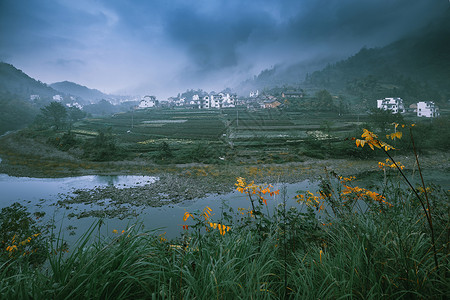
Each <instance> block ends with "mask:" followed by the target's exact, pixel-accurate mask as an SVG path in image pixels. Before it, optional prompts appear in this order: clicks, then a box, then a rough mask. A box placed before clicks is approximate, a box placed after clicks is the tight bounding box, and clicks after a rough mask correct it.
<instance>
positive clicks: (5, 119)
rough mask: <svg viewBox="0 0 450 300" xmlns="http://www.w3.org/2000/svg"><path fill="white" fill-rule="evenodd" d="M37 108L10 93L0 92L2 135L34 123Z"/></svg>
mask: <svg viewBox="0 0 450 300" xmlns="http://www.w3.org/2000/svg"><path fill="white" fill-rule="evenodd" d="M36 114H37V109H36V108H35V107H33V106H32V105H31V104H30V103H29V102H27V101H22V100H19V99H18V98H17V97H15V96H12V95H10V94H7V93H5V94H0V135H1V134H3V133H5V132H7V131H10V130H16V129H19V128H22V127H25V126H27V125H28V124H30V123H32V122H33V120H34V118H35V116H36Z"/></svg>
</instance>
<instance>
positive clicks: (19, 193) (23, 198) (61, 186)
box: [0, 174, 317, 244]
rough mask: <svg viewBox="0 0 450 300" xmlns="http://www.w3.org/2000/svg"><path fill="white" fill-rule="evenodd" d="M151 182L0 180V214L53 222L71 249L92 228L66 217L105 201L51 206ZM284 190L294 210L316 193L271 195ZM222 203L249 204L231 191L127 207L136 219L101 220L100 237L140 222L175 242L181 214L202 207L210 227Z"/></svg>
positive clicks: (310, 186) (289, 190)
mask: <svg viewBox="0 0 450 300" xmlns="http://www.w3.org/2000/svg"><path fill="white" fill-rule="evenodd" d="M157 180H158V178H157V177H151V176H99V175H92V176H79V177H65V178H30V177H14V176H9V175H6V174H0V191H1V195H0V208H4V207H6V206H9V205H11V204H12V203H14V202H19V203H21V204H22V205H24V206H26V207H27V208H28V210H29V211H30V212H45V217H44V218H43V220H42V221H41V222H49V221H52V220H54V224H55V225H56V230H59V229H62V231H61V232H62V234H63V235H64V238H65V239H66V240H67V241H69V244H72V243H74V242H75V241H76V239H77V238H78V237H79V236H80V235H81V234H82V233H84V232H85V231H86V230H87V229H88V228H89V227H90V226H91V225H92V224H93V223H94V222H96V220H97V218H96V217H85V218H80V219H77V218H68V217H67V216H68V214H69V213H70V212H71V211H73V210H77V211H83V210H84V211H89V210H93V209H99V208H102V207H103V208H105V207H106V206H107V205H108V203H107V202H108V199H105V203H104V204H103V205H104V206H103V205H102V206H99V205H98V204H90V205H86V204H72V205H71V209H69V210H68V209H64V208H60V207H58V205H56V203H57V201H58V200H62V199H64V198H66V197H67V196H69V195H71V194H72V193H73V191H75V190H77V189H94V188H97V187H102V186H108V185H114V186H115V187H116V188H128V187H136V186H143V185H151V184H152V183H154V182H155V181H157ZM284 187H285V188H286V199H287V203H288V205H298V204H296V202H295V201H294V199H293V198H294V196H295V195H296V191H298V190H304V191H306V190H311V191H315V190H317V182H310V181H309V180H305V181H302V182H299V183H294V184H278V185H275V186H274V189H283V188H284ZM268 198H269V207H270V209H271V210H272V209H273V207H274V206H276V205H278V204H280V203H281V202H282V199H283V197H282V195H275V196H273V197H268ZM223 203H226V204H227V205H228V206H229V207H232V208H233V209H234V210H235V211H237V208H239V207H243V208H249V207H250V202H249V200H248V199H247V197H246V196H245V195H243V194H241V193H239V192H237V191H233V192H231V193H227V194H221V195H217V194H210V195H207V196H206V197H204V198H199V199H194V200H185V201H183V202H181V203H178V204H168V205H165V206H162V207H148V206H131V205H128V207H127V209H130V210H135V211H136V212H137V215H138V216H137V217H129V218H125V219H119V218H109V219H106V220H104V221H105V225H104V226H103V227H102V233H103V234H107V235H111V234H112V231H113V229H116V230H118V231H119V232H120V231H122V230H126V229H127V228H128V226H130V225H132V224H134V223H136V222H138V221H140V222H142V224H143V225H144V226H145V228H146V229H149V230H153V229H155V230H158V233H164V232H165V233H166V237H167V238H175V237H177V236H179V234H180V233H181V231H182V225H184V223H183V220H182V218H183V215H184V213H185V211H189V212H194V211H197V210H200V211H201V210H203V209H204V208H205V207H206V206H209V207H210V208H212V210H213V213H214V214H215V215H214V216H213V220H214V221H216V222H217V221H219V219H220V215H221V209H222V206H223Z"/></svg>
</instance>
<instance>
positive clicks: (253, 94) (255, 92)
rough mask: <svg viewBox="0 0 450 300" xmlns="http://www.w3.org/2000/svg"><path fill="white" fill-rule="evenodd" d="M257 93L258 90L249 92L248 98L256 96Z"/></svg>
mask: <svg viewBox="0 0 450 300" xmlns="http://www.w3.org/2000/svg"><path fill="white" fill-rule="evenodd" d="M258 95H259V91H258V90H256V91H251V92H250V98H256V97H258Z"/></svg>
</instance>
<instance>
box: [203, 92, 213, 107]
mask: <svg viewBox="0 0 450 300" xmlns="http://www.w3.org/2000/svg"><path fill="white" fill-rule="evenodd" d="M210 107H211V102H210V98H209V96H208V95H206V96H205V97H203V102H202V108H210Z"/></svg>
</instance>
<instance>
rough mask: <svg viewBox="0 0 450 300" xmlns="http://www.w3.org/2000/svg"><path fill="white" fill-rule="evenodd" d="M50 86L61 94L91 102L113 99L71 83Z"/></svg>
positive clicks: (56, 83) (94, 90)
mask: <svg viewBox="0 0 450 300" xmlns="http://www.w3.org/2000/svg"><path fill="white" fill-rule="evenodd" d="M50 86H51V87H52V88H53V89H55V90H57V91H59V92H61V93H64V94H68V95H72V96H75V97H80V98H83V99H84V100H88V101H91V102H98V101H100V100H102V99H108V98H110V97H111V96H109V95H107V94H104V93H102V92H100V91H99V90H96V89H90V88H88V87H85V86H83V85H79V84H77V83H74V82H70V81H62V82H55V83H52V84H50Z"/></svg>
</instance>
